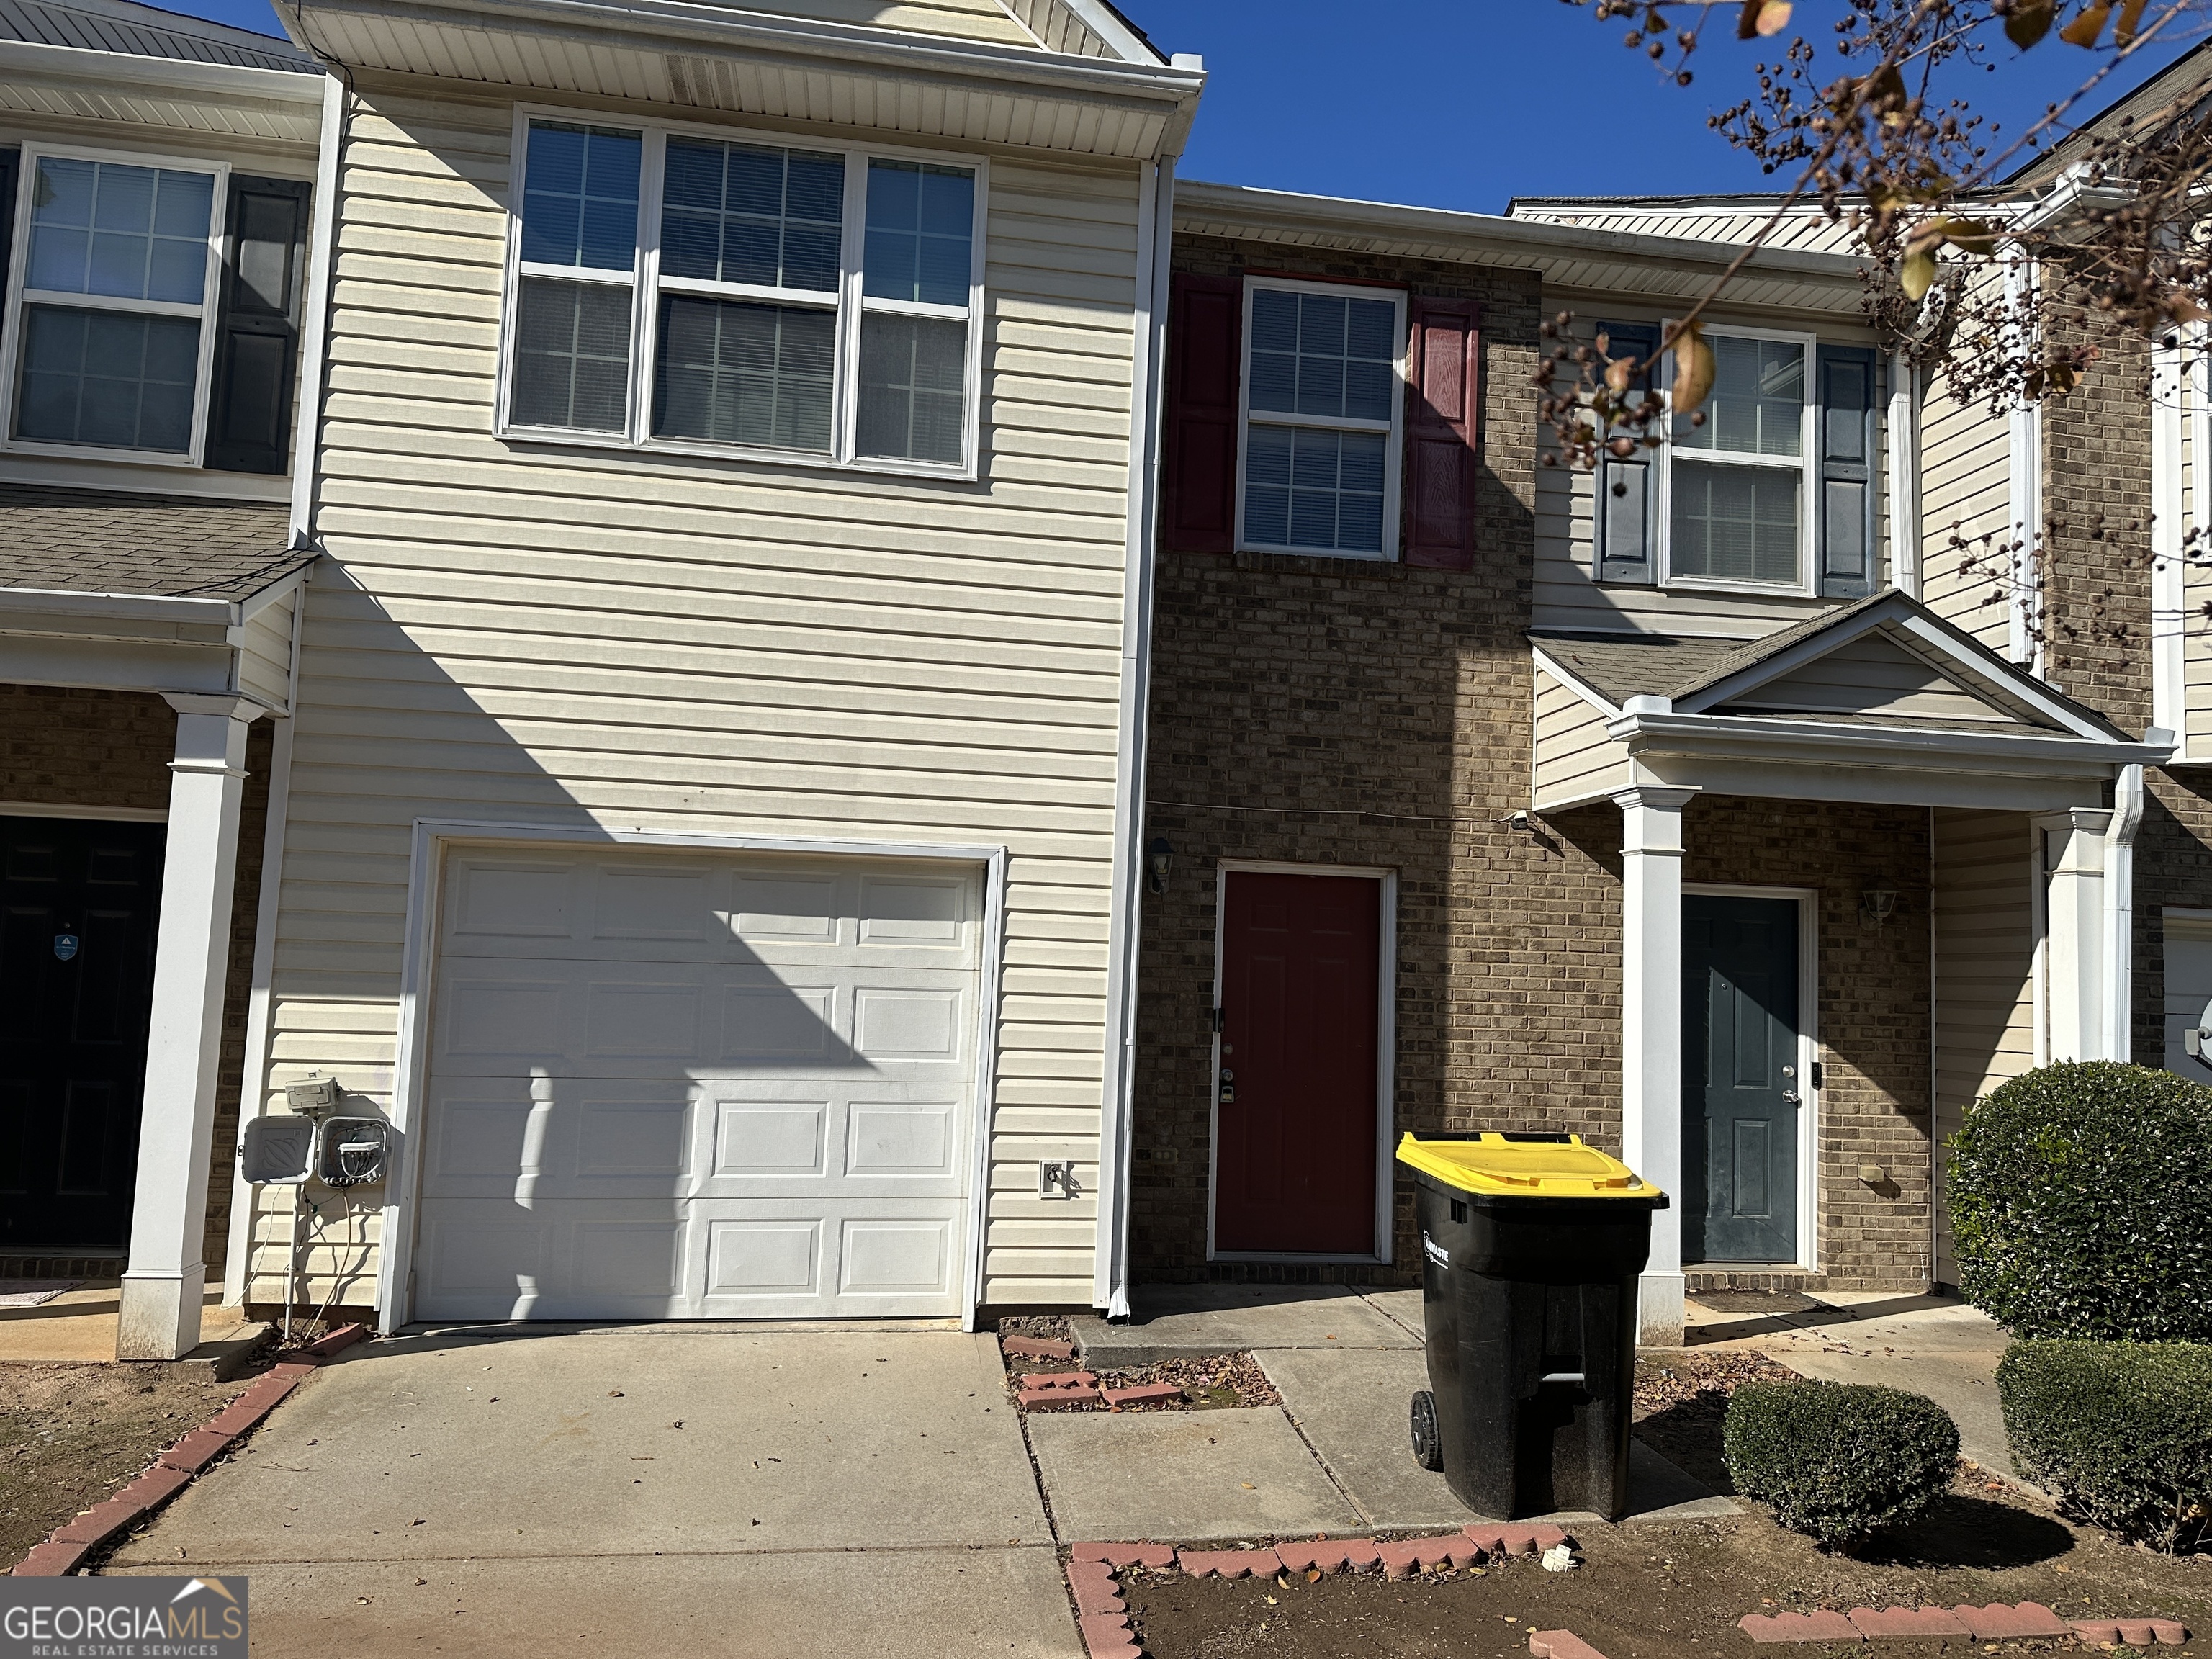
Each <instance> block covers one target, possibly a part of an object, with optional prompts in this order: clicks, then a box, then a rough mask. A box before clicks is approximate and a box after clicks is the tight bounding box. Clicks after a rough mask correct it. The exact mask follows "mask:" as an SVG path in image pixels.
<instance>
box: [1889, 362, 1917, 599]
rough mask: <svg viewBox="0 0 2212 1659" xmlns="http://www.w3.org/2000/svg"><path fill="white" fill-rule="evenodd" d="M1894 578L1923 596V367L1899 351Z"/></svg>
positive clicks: (1894, 365)
mask: <svg viewBox="0 0 2212 1659" xmlns="http://www.w3.org/2000/svg"><path fill="white" fill-rule="evenodd" d="M1888 425H1889V580H1890V586H1893V587H1894V588H1896V589H1897V590H1898V591H1899V592H1901V593H1904V594H1905V595H1906V596H1908V597H1909V598H1911V599H1918V598H1919V597H1920V585H1921V583H1920V371H1919V370H1918V369H1917V368H1914V367H1913V366H1912V362H1911V358H1909V357H1907V356H1905V353H1903V352H1901V351H1899V352H1896V353H1893V354H1892V356H1891V357H1890V360H1889V422H1888Z"/></svg>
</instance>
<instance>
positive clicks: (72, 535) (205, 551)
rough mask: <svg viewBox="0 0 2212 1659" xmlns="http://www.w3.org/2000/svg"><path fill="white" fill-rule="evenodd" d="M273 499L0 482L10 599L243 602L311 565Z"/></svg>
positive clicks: (4, 586)
mask: <svg viewBox="0 0 2212 1659" xmlns="http://www.w3.org/2000/svg"><path fill="white" fill-rule="evenodd" d="M289 523H290V520H289V513H287V511H286V509H285V508H284V507H282V506H278V505H274V504H271V503H269V502H265V501H208V500H204V499H202V498H199V497H195V496H190V495H137V494H135V493H130V492H125V491H123V490H105V489H60V488H57V487H52V486H47V485H40V484H0V602H5V601H6V600H8V599H14V598H16V597H18V596H17V595H15V594H12V593H9V592H5V591H4V590H9V589H27V590H31V591H33V592H49V593H85V594H93V593H97V594H112V595H117V596H125V595H127V596H131V597H141V598H161V599H217V600H227V601H232V602H235V601H239V600H244V599H250V598H252V596H253V595H255V594H257V593H258V592H261V591H262V590H264V589H265V588H268V587H270V586H274V585H276V584H277V583H279V582H281V581H283V580H284V579H285V578H286V577H288V576H289V575H292V574H294V573H295V572H296V571H298V570H300V569H301V568H303V567H304V566H306V565H307V563H309V562H311V561H312V560H313V558H314V557H315V554H314V551H313V550H312V549H300V548H294V547H292V546H291V545H290V540H291V534H290V529H289Z"/></svg>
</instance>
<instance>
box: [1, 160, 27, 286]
mask: <svg viewBox="0 0 2212 1659" xmlns="http://www.w3.org/2000/svg"><path fill="white" fill-rule="evenodd" d="M22 166H23V152H22V151H21V150H20V149H0V278H4V277H5V276H7V273H8V256H9V254H10V253H12V252H15V246H14V244H15V175H16V174H17V173H19V172H21V169H22Z"/></svg>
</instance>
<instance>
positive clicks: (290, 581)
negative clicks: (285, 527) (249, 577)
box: [0, 565, 307, 633]
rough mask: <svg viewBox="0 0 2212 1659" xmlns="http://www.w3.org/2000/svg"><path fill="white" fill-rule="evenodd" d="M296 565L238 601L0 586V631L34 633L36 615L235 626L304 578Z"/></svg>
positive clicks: (77, 619) (304, 573)
mask: <svg viewBox="0 0 2212 1659" xmlns="http://www.w3.org/2000/svg"><path fill="white" fill-rule="evenodd" d="M306 579H307V567H306V566H304V565H302V566H301V568H299V569H297V570H295V571H293V572H291V573H290V574H289V575H284V576H280V577H278V578H277V579H276V580H275V581H273V582H271V583H270V584H269V586H266V587H262V588H257V589H256V590H255V591H254V592H252V593H249V594H247V595H246V597H245V598H244V599H194V598H191V596H189V595H179V594H169V593H101V592H84V591H82V590H81V589H76V588H65V587H0V629H6V630H7V631H9V632H14V633H36V632H38V631H40V630H39V628H38V623H39V621H40V619H42V618H51V619H52V620H54V621H71V622H97V621H107V622H165V623H177V624H179V626H189V627H200V628H223V629H229V628H236V627H238V626H240V624H241V623H244V622H245V621H246V618H248V617H252V615H253V614H254V613H255V612H257V611H260V610H262V609H264V607H266V606H268V605H272V604H274V603H275V602H276V600H278V599H282V598H283V597H284V595H285V594H287V593H289V592H291V591H292V590H293V589H294V588H295V587H297V586H299V585H300V584H301V582H302V581H304V580H306Z"/></svg>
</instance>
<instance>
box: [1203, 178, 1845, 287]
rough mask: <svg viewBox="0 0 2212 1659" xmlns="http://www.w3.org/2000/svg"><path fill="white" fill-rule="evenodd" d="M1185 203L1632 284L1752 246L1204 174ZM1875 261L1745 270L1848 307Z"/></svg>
mask: <svg viewBox="0 0 2212 1659" xmlns="http://www.w3.org/2000/svg"><path fill="white" fill-rule="evenodd" d="M1176 213H1177V215H1178V216H1183V215H1185V214H1190V215H1194V216H1200V217H1204V218H1206V219H1210V220H1228V221H1231V222H1241V223H1246V224H1249V225H1250V226H1251V227H1252V228H1255V229H1264V228H1270V227H1278V226H1280V227H1301V226H1303V227H1310V228H1320V229H1328V230H1337V231H1346V232H1351V233H1352V234H1370V235H1371V234H1409V235H1415V236H1419V237H1421V238H1423V239H1425V240H1430V241H1464V242H1467V243H1468V244H1470V245H1471V250H1472V251H1474V252H1480V253H1484V254H1486V255H1489V256H1490V257H1491V258H1492V259H1493V260H1495V261H1502V262H1504V263H1509V264H1517V265H1520V266H1522V267H1524V268H1541V267H1542V266H1544V265H1546V264H1550V263H1552V262H1553V261H1559V260H1572V261H1577V262H1582V263H1591V262H1600V261H1607V262H1612V263H1613V264H1618V265H1619V266H1620V269H1621V270H1622V273H1623V276H1624V283H1623V286H1625V287H1633V286H1634V284H1633V283H1630V282H1627V281H1626V277H1628V276H1632V275H1633V273H1634V272H1635V271H1637V270H1645V271H1650V270H1675V271H1680V272H1684V273H1686V274H1689V275H1692V276H1718V275H1719V274H1720V273H1721V272H1723V270H1727V269H1728V267H1729V262H1730V261H1732V260H1733V259H1734V258H1735V256H1736V255H1737V254H1738V253H1739V252H1741V251H1742V250H1741V247H1740V246H1738V245H1737V244H1735V243H1729V242H1711V241H1698V240H1692V239H1691V238H1688V237H1681V236H1656V235H1651V234H1646V233H1644V232H1642V231H1629V230H1607V229H1600V228H1594V227H1591V226H1588V225H1562V224H1555V223H1553V222H1550V221H1548V220H1544V219H1511V218H1508V217H1506V216H1504V215H1503V214H1495V213H1462V212H1456V211H1453V210H1448V209H1443V208H1428V207H1412V206H1407V205H1406V204H1401V203H1396V202H1363V201H1358V200H1356V199H1353V198H1350V197H1340V196H1312V195H1307V194H1304V193H1303V192H1300V191H1280V190H1263V189H1260V188H1258V187H1257V186H1254V185H1215V184H1207V183H1205V182H1203V181H1200V180H1188V181H1185V180H1182V179H1178V180H1176ZM1867 265H1868V262H1867V261H1866V260H1863V259H1861V258H1858V257H1857V256H1856V255H1853V254H1848V253H1817V252H1810V251H1808V250H1806V249H1802V248H1764V247H1763V248H1761V249H1759V251H1758V252H1755V253H1753V255H1752V256H1751V258H1748V259H1747V260H1746V261H1745V262H1744V264H1743V269H1742V270H1741V273H1740V274H1741V276H1743V277H1744V278H1746V279H1747V280H1750V279H1754V278H1759V277H1765V278H1767V279H1769V280H1782V281H1786V282H1793V283H1802V284H1804V285H1806V286H1807V287H1808V289H1822V290H1832V295H1833V297H1834V300H1835V301H1836V304H1835V307H1832V308H1838V309H1839V308H1841V307H1842V304H1843V302H1844V300H1845V299H1846V298H1848V300H1849V302H1850V306H1851V307H1853V308H1857V307H1858V305H1859V302H1860V300H1861V298H1862V297H1863V294H1864V292H1865V289H1864V286H1863V283H1862V282H1861V280H1860V274H1861V272H1862V271H1863V270H1865V269H1866V268H1867Z"/></svg>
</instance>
